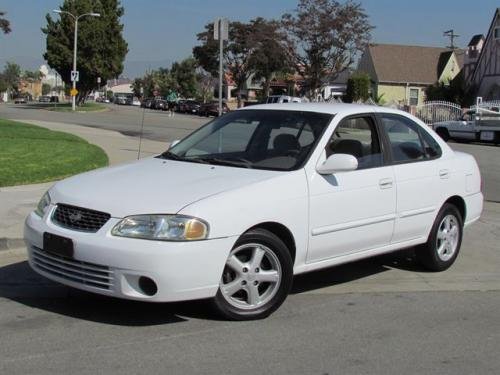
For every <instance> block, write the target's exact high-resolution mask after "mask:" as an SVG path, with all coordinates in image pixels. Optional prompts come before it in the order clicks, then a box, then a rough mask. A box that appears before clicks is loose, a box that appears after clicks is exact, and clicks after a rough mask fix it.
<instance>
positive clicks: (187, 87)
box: [170, 57, 197, 98]
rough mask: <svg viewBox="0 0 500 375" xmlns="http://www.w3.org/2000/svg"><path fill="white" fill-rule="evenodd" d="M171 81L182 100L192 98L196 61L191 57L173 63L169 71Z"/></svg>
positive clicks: (194, 91) (194, 90)
mask: <svg viewBox="0 0 500 375" xmlns="http://www.w3.org/2000/svg"><path fill="white" fill-rule="evenodd" d="M170 74H171V78H172V81H173V83H174V86H175V88H177V90H175V91H176V92H177V93H178V94H179V95H180V96H182V97H184V98H193V97H194V96H196V83H197V82H196V60H195V59H194V58H192V57H189V58H187V59H184V60H182V61H181V62H174V63H173V64H172V68H171V69H170Z"/></svg>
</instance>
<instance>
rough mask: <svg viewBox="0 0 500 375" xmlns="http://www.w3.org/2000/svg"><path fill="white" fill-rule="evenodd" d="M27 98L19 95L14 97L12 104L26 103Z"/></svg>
mask: <svg viewBox="0 0 500 375" xmlns="http://www.w3.org/2000/svg"><path fill="white" fill-rule="evenodd" d="M26 103H28V100H27V99H26V98H25V97H24V96H19V97H17V98H15V99H14V104H26Z"/></svg>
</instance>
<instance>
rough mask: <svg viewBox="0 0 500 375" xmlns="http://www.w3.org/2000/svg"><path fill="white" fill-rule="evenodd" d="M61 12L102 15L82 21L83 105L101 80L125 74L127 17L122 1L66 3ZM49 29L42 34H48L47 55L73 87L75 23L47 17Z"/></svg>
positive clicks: (66, 0)
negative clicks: (121, 20) (122, 22)
mask: <svg viewBox="0 0 500 375" xmlns="http://www.w3.org/2000/svg"><path fill="white" fill-rule="evenodd" d="M60 10H61V11H65V12H70V13H72V14H74V15H81V14H85V13H89V12H96V13H100V15H101V16H100V17H90V16H85V17H82V18H80V20H79V21H78V56H77V70H78V71H79V72H80V77H79V78H80V80H79V82H78V83H77V88H78V89H79V91H80V94H79V102H81V100H82V99H83V98H85V97H86V96H87V94H88V93H89V92H90V91H92V90H93V89H95V88H97V86H98V84H97V78H98V77H101V79H102V81H104V82H105V81H106V80H108V79H111V78H115V77H117V76H119V75H120V74H121V73H122V71H123V61H124V59H125V55H126V54H127V52H128V49H127V43H126V41H125V40H124V39H123V36H122V33H123V25H122V24H121V23H120V17H121V16H123V14H124V9H123V7H122V6H121V3H120V0H99V1H94V0H64V2H63V4H62V5H61V7H60ZM46 19H47V26H46V27H45V28H43V29H42V32H43V33H44V34H46V35H47V51H46V52H45V54H44V55H43V57H44V58H45V60H46V61H47V62H48V64H49V65H50V67H52V68H53V69H55V70H56V71H57V72H58V73H59V74H60V75H61V77H62V79H63V81H64V82H65V83H66V84H67V85H70V84H71V70H72V67H73V35H74V27H75V22H74V19H73V18H72V17H71V16H69V15H67V14H61V15H60V17H58V19H53V18H52V16H51V15H50V14H47V16H46Z"/></svg>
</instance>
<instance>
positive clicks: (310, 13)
mask: <svg viewBox="0 0 500 375" xmlns="http://www.w3.org/2000/svg"><path fill="white" fill-rule="evenodd" d="M282 24H283V28H284V30H286V31H287V35H288V38H287V44H288V51H289V54H290V57H291V58H292V60H293V62H294V64H295V67H296V69H297V72H298V73H299V74H301V75H302V76H303V78H304V81H305V85H306V88H307V91H308V96H309V97H310V98H313V97H316V95H317V93H318V91H319V89H321V86H322V85H323V84H324V83H325V82H326V80H327V78H330V77H331V78H335V77H336V76H337V75H338V74H340V73H341V72H343V71H344V70H346V69H347V68H349V67H350V66H351V65H352V64H353V62H354V61H355V59H356V56H357V55H358V54H359V53H360V52H361V51H362V50H363V49H364V48H365V46H366V45H367V44H368V42H369V40H370V32H371V30H372V29H373V27H372V26H371V25H370V24H369V22H368V16H367V15H366V13H365V12H364V9H363V8H362V7H361V5H360V4H359V3H356V2H353V1H351V0H348V1H347V2H345V3H340V2H338V1H335V0H299V4H298V7H297V9H296V10H295V13H294V14H289V13H288V14H285V15H283V17H282Z"/></svg>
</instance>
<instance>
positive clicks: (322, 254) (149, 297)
mask: <svg viewBox="0 0 500 375" xmlns="http://www.w3.org/2000/svg"><path fill="white" fill-rule="evenodd" d="M172 144H173V146H172V147H171V148H170V149H169V150H168V151H165V152H164V153H162V154H161V155H158V156H156V157H152V158H146V159H142V160H140V161H134V162H132V163H130V164H128V165H120V166H116V167H110V168H101V169H98V170H95V171H91V172H87V173H84V174H81V175H78V176H74V177H70V178H68V179H66V180H63V181H59V182H57V183H56V184H55V185H53V186H52V187H51V188H50V189H49V191H48V192H47V193H46V194H44V195H43V197H42V199H41V200H40V202H39V204H38V206H37V208H36V210H35V211H34V212H33V213H31V214H30V215H29V216H28V217H27V219H26V223H25V231H24V233H25V235H24V236H25V240H26V243H27V248H28V255H29V264H30V265H31V267H32V268H33V269H34V270H35V271H36V272H38V273H39V274H41V275H43V276H45V277H47V278H49V279H51V280H54V281H57V282H59V283H62V284H65V285H68V286H71V287H75V288H79V289H82V290H86V291H89V292H93V293H99V294H103V295H107V296H114V297H120V298H126V299H133V300H139V301H152V302H167V301H182V300H192V299H200V298H211V299H212V302H213V305H214V306H215V307H216V308H217V309H218V311H219V312H220V313H221V314H222V315H223V316H225V317H226V318H228V319H235V320H244V319H256V318H263V317H266V316H268V315H269V314H271V313H272V312H273V311H275V310H276V309H277V308H278V307H279V306H280V305H281V304H282V303H283V301H284V300H285V298H286V296H287V294H288V292H289V291H290V288H291V285H292V278H293V276H294V275H297V274H301V273H304V272H310V271H314V270H317V269H322V268H326V267H331V266H334V265H339V264H343V263H347V262H352V261H355V260H358V259H363V258H368V257H372V256H375V255H379V254H384V253H387V252H390V251H395V250H398V249H402V248H408V247H415V253H416V256H417V259H418V260H419V261H420V262H421V264H422V265H423V266H425V267H426V268H427V269H428V270H431V271H443V270H445V269H447V268H448V267H450V266H451V265H452V264H453V263H454V261H455V259H456V258H457V255H458V253H459V250H460V245H461V242H462V235H463V228H464V226H467V225H469V224H471V223H473V222H475V221H476V220H478V219H479V217H480V215H481V211H482V206H483V194H482V192H481V177H480V173H479V169H478V166H477V164H476V161H475V160H474V158H473V157H472V156H471V155H468V154H465V153H462V152H457V151H453V150H452V149H451V148H450V147H449V146H448V145H447V144H446V143H445V142H444V141H443V140H441V138H440V137H439V136H437V135H436V134H435V133H434V131H432V130H431V129H429V128H428V127H427V126H426V125H425V124H424V123H423V122H421V121H420V120H418V119H417V118H415V117H413V116H412V115H410V114H408V113H405V112H401V111H397V110H393V109H389V108H383V107H376V106H364V105H355V104H318V103H313V104H307V103H306V104H304V103H298V104H290V103H287V104H273V105H258V106H253V107H248V108H243V109H240V110H237V111H233V112H230V113H228V114H226V115H224V116H222V117H220V118H217V119H215V120H214V121H211V122H209V123H208V124H206V125H205V126H203V127H201V128H200V129H198V130H196V131H195V132H193V133H192V134H190V135H189V136H187V137H186V138H184V139H183V140H182V141H180V142H178V141H176V142H173V143H172ZM332 272H334V271H332Z"/></svg>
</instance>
